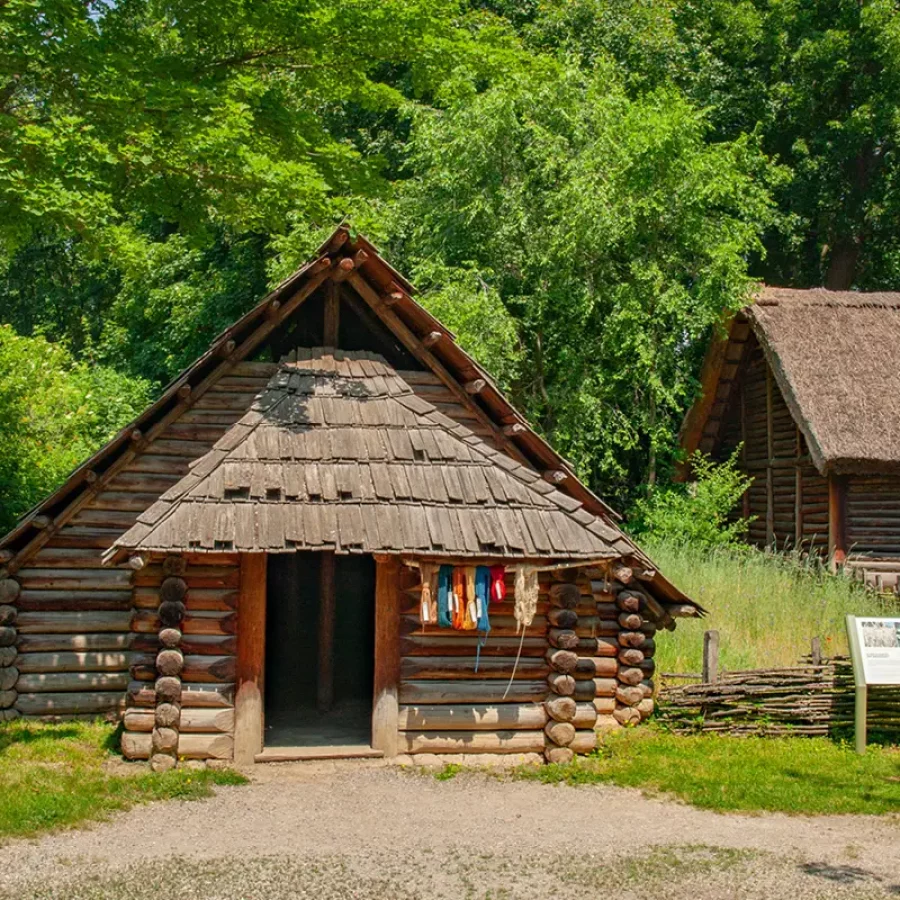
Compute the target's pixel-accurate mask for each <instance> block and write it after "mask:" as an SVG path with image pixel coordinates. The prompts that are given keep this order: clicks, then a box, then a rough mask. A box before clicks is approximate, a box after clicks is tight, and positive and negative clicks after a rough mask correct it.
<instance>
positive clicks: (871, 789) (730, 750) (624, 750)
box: [517, 726, 900, 815]
mask: <svg viewBox="0 0 900 900" xmlns="http://www.w3.org/2000/svg"><path fill="white" fill-rule="evenodd" d="M517 774H518V775H519V776H520V777H523V778H533V779H538V780H540V781H543V782H547V783H555V782H563V783H567V784H595V783H608V784H616V785H619V786H621V787H635V788H641V789H643V790H645V791H648V792H650V793H653V794H656V793H659V794H672V795H674V796H676V797H678V798H679V799H681V800H684V801H686V802H688V803H691V804H693V805H695V806H699V807H702V808H704V809H714V810H719V811H722V812H726V811H741V812H784V813H803V814H810V815H823V814H829V815H834V814H839V813H867V814H874V815H879V814H885V813H895V814H896V813H900V750H898V749H896V748H893V749H885V748H881V747H870V748H869V750H868V751H867V752H866V755H865V756H859V755H857V754H856V753H854V752H853V750H852V749H850V747H849V746H846V745H841V744H836V743H834V742H833V741H830V740H827V739H825V738H733V737H726V736H723V735H698V736H696V737H676V736H675V735H672V734H667V733H666V732H664V731H662V730H660V729H657V728H653V727H650V726H645V727H641V728H636V729H627V730H625V731H623V732H620V733H618V734H612V735H609V736H608V737H606V738H605V740H604V741H603V743H602V745H601V746H600V748H599V749H598V751H597V752H596V753H595V754H593V755H592V756H589V757H584V758H581V759H578V760H576V761H575V762H574V763H573V764H571V765H565V766H554V765H548V766H542V767H525V768H523V769H520V770H518V773H517Z"/></svg>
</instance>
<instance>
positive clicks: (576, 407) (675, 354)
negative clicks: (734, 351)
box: [395, 66, 771, 499]
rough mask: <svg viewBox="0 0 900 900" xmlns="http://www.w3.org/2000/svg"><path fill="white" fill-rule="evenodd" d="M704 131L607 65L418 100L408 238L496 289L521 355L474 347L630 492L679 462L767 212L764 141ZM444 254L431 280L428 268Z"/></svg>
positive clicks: (410, 246)
mask: <svg viewBox="0 0 900 900" xmlns="http://www.w3.org/2000/svg"><path fill="white" fill-rule="evenodd" d="M707 131H708V125H707V123H706V121H705V119H704V116H703V115H702V113H700V112H698V111H697V110H695V109H693V108H691V107H690V106H689V105H688V104H687V103H686V102H685V101H684V100H683V99H682V98H681V97H680V96H679V95H678V94H676V93H675V92H673V91H670V90H668V89H660V90H658V91H656V92H653V93H651V94H647V95H645V96H643V97H641V98H639V99H633V98H630V97H629V96H628V94H627V92H626V91H625V90H624V89H623V88H622V87H620V86H618V85H617V84H616V76H615V73H614V72H612V71H611V70H610V69H608V68H605V69H603V70H600V71H598V72H597V73H595V74H594V75H593V76H588V75H585V74H583V73H581V72H580V71H578V70H576V69H573V68H571V67H564V66H563V67H559V68H557V69H555V71H554V72H553V77H552V78H547V77H545V76H544V75H543V74H541V75H538V76H536V77H528V76H525V75H522V76H520V77H518V78H516V79H515V80H513V81H511V82H508V81H504V82H501V83H499V84H497V85H496V86H494V87H492V88H490V89H489V90H486V91H483V92H481V93H479V94H477V95H471V94H467V93H463V94H462V95H461V96H460V97H459V98H458V99H457V100H455V101H454V102H453V103H452V104H451V105H450V106H449V108H447V109H445V110H442V111H441V112H440V113H431V112H427V111H423V112H421V113H420V114H419V115H418V116H417V118H416V121H415V124H414V127H413V129H412V133H411V135H410V139H409V147H410V168H411V170H412V173H413V175H412V177H411V178H410V179H409V180H408V181H406V182H405V183H404V185H403V187H402V188H401V193H400V197H399V199H398V203H397V209H396V211H395V215H396V217H397V221H398V231H397V237H396V247H397V248H398V250H400V251H401V253H402V256H403V257H404V258H405V259H406V260H408V265H409V267H410V268H411V270H412V271H413V273H414V275H415V276H417V277H418V278H419V279H420V280H424V282H425V285H426V286H427V285H429V284H435V283H437V284H440V283H446V282H447V280H448V274H447V272H448V271H455V272H456V273H458V276H457V277H459V278H467V279H469V280H470V281H474V282H477V283H479V284H481V285H483V286H484V290H485V291H486V292H487V294H488V295H490V296H494V295H496V296H497V297H498V298H499V300H500V301H501V302H502V305H503V308H504V309H505V312H506V315H507V316H508V317H509V319H511V321H512V322H513V323H514V326H515V330H516V341H515V343H514V344H507V346H515V348H516V354H515V355H514V356H507V357H506V358H505V359H504V358H498V353H502V348H500V347H498V346H497V344H496V341H493V340H492V339H491V337H489V335H490V328H489V327H482V328H481V329H479V330H480V332H481V334H480V335H477V334H475V335H472V336H471V338H470V340H469V345H470V347H471V348H472V349H473V351H474V352H475V354H476V355H477V356H479V357H481V359H482V361H483V362H484V363H485V365H486V366H487V367H488V368H489V369H490V368H500V369H502V370H504V371H506V370H509V371H513V370H514V371H516V373H517V375H516V377H515V378H514V379H513V380H512V383H513V387H514V395H515V399H516V400H517V401H518V403H519V404H520V405H521V406H523V407H524V408H525V409H526V410H527V411H528V412H529V413H530V415H531V418H532V419H533V420H534V421H536V422H537V423H539V425H540V426H541V428H542V429H543V430H544V431H545V433H547V434H548V435H550V436H551V437H552V438H553V439H554V440H555V442H556V443H557V445H558V446H559V447H560V449H561V450H562V452H564V453H565V454H567V455H568V456H569V457H570V458H571V459H572V461H573V462H574V463H575V464H576V466H577V467H578V469H579V470H580V471H581V472H582V474H584V475H585V476H587V477H588V478H589V479H590V480H591V481H593V483H594V484H599V485H602V486H603V489H604V491H605V492H606V493H607V494H609V493H610V491H614V492H616V493H617V494H618V496H619V499H623V498H627V497H628V495H629V490H630V487H631V486H632V485H635V484H637V483H639V482H640V481H641V480H643V479H644V478H646V477H648V474H649V477H650V478H651V480H653V477H654V472H655V469H656V468H657V463H656V462H655V461H656V460H663V461H664V462H668V461H670V460H671V457H672V452H673V443H674V440H673V439H674V433H675V430H676V429H677V425H678V422H679V421H680V417H681V415H682V412H683V410H684V407H685V403H686V402H687V401H688V400H689V399H690V397H691V396H692V393H693V389H694V383H695V381H694V379H695V371H696V368H697V361H698V355H699V354H700V353H701V352H702V350H703V344H704V340H705V338H706V336H707V335H708V333H709V331H710V328H711V326H712V325H713V324H714V323H716V322H717V321H719V320H720V318H721V316H722V314H723V311H725V310H728V309H737V308H739V307H740V306H741V305H742V304H743V303H744V302H745V301H746V299H747V292H748V288H749V280H748V278H747V275H746V254H748V253H750V252H753V251H755V250H758V249H759V247H760V244H759V238H760V234H761V232H762V229H763V227H764V225H765V224H766V222H767V221H768V219H769V218H770V215H771V210H770V206H769V202H768V195H767V192H766V187H765V179H766V177H767V173H768V167H767V164H766V160H765V158H764V157H763V156H762V155H761V154H760V152H759V150H758V148H757V146H756V145H755V142H754V141H753V140H752V139H749V138H741V139H738V140H736V141H732V142H727V143H724V142H722V143H710V142H708V141H707V140H706V137H707ZM435 259H438V260H440V261H441V263H442V265H443V266H444V267H445V268H443V269H440V270H439V272H440V277H439V279H438V281H437V282H434V281H432V278H433V277H434V276H433V272H432V271H431V270H430V269H428V268H427V267H426V266H423V265H422V264H421V263H420V262H419V260H435ZM473 294H474V292H473ZM471 296H472V295H471V294H470V297H471ZM425 302H426V303H427V302H429V301H428V296H427V295H426V300H425ZM469 302H471V301H469ZM478 302H479V303H481V302H482V301H480V300H479V301H478ZM493 308H496V304H495V305H494V307H493ZM519 348H521V349H519Z"/></svg>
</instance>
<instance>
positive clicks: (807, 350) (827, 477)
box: [681, 287, 900, 592]
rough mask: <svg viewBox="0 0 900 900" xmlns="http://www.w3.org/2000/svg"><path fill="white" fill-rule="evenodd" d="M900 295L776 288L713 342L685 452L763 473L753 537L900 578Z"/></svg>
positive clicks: (893, 582) (892, 585)
mask: <svg viewBox="0 0 900 900" xmlns="http://www.w3.org/2000/svg"><path fill="white" fill-rule="evenodd" d="M898 397H900V294H892V293H857V292H850V291H846V292H844V291H828V290H824V289H812V290H793V289H787V288H773V287H765V288H763V289H762V290H761V291H760V293H759V294H758V297H757V298H756V301H755V302H754V303H753V304H752V305H750V306H748V307H747V308H746V309H744V310H743V311H741V312H740V313H738V314H737V315H736V316H735V317H734V318H733V319H732V320H731V321H730V322H729V323H728V324H727V326H726V327H725V329H724V331H723V333H722V334H721V335H719V336H718V337H716V338H715V339H714V340H713V342H712V343H711V345H710V348H709V351H708V353H707V356H706V360H705V363H704V367H703V372H702V375H701V393H700V396H699V399H698V400H697V402H696V403H695V404H694V406H693V407H692V408H691V410H690V411H689V412H688V414H687V416H686V418H685V421H684V424H683V427H682V432H681V442H682V447H683V448H684V450H685V451H686V452H687V453H688V454H690V453H693V452H694V451H695V450H699V451H701V452H703V453H706V454H708V455H710V456H712V457H713V458H714V459H717V460H723V459H726V458H728V457H729V456H731V455H732V454H734V452H735V449H736V448H738V447H740V448H741V449H740V454H739V464H740V468H741V469H742V471H744V472H745V473H746V474H747V475H750V476H752V478H753V481H752V483H751V485H750V488H749V489H748V490H747V492H746V493H745V495H744V497H743V501H742V507H741V509H740V510H739V511H738V512H739V513H740V514H741V515H743V516H745V517H748V518H750V517H752V521H751V523H750V526H749V531H748V539H749V541H750V542H751V543H753V544H756V545H757V546H760V547H770V548H776V549H778V550H785V549H792V548H796V549H799V550H800V551H802V552H809V551H812V552H816V553H819V554H821V555H822V556H826V555H827V557H828V558H829V559H830V560H831V561H832V563H833V564H834V565H844V566H848V567H850V568H851V569H852V571H853V572H854V574H856V575H858V576H859V577H860V578H863V579H864V580H865V581H866V582H867V583H868V584H870V585H871V586H873V587H875V588H877V589H879V590H887V591H890V592H896V591H897V586H898V577H900V415H898V414H897V411H895V410H894V409H893V402H894V400H895V399H897V398H898Z"/></svg>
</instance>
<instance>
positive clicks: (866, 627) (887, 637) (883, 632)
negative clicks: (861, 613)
mask: <svg viewBox="0 0 900 900" xmlns="http://www.w3.org/2000/svg"><path fill="white" fill-rule="evenodd" d="M862 625H863V628H862V635H863V646H864V647H879V648H884V647H894V648H900V623H897V622H863V623H862Z"/></svg>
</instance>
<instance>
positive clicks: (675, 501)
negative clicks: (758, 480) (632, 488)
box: [632, 447, 753, 547]
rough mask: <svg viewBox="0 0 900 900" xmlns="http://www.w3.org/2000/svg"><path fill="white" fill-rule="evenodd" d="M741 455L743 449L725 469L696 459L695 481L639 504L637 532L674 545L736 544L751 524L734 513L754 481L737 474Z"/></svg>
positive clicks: (654, 493)
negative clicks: (736, 516)
mask: <svg viewBox="0 0 900 900" xmlns="http://www.w3.org/2000/svg"><path fill="white" fill-rule="evenodd" d="M739 453H740V447H738V448H737V449H736V450H735V451H734V453H733V454H732V455H731V457H730V458H729V459H727V460H726V461H725V462H722V463H716V462H713V460H711V459H710V458H709V457H708V456H705V455H704V454H702V453H699V452H698V453H695V454H694V455H693V456H692V457H691V459H690V468H691V471H692V473H693V475H694V481H692V482H690V483H689V484H674V485H669V486H666V487H659V488H655V489H653V490H652V491H651V492H650V494H649V495H648V496H647V497H646V498H644V499H642V500H639V501H638V502H637V504H636V505H635V508H634V510H633V513H632V530H633V531H635V532H636V533H637V534H639V535H641V536H643V537H646V538H650V539H656V540H666V541H668V542H670V543H673V544H689V545H691V546H698V547H720V546H727V545H732V544H736V543H737V542H738V541H739V540H740V539H741V537H742V536H743V535H744V533H745V532H746V530H747V526H748V525H749V524H750V521H751V520H750V519H745V518H735V517H734V510H735V507H736V506H737V504H738V503H739V502H740V499H741V497H742V496H743V494H744V492H745V491H746V490H747V488H748V487H749V486H750V483H751V481H752V480H753V479H752V478H750V477H748V476H747V475H744V474H743V473H742V472H741V471H740V470H739V469H738V467H737V460H738V455H739Z"/></svg>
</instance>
